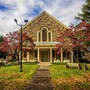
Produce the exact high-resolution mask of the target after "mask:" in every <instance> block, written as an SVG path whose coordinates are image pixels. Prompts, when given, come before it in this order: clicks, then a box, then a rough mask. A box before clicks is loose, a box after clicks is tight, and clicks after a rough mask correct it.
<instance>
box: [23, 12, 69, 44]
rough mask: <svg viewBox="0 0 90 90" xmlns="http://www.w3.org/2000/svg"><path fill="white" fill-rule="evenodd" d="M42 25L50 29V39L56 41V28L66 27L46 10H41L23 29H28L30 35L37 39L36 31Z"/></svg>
mask: <svg viewBox="0 0 90 90" xmlns="http://www.w3.org/2000/svg"><path fill="white" fill-rule="evenodd" d="M43 27H46V28H48V30H49V31H52V36H53V37H52V40H53V42H55V41H56V38H57V32H56V30H58V29H62V30H64V29H65V28H67V27H66V26H65V25H63V24H62V23H61V22H59V21H58V20H56V19H55V18H54V17H52V16H51V15H49V14H48V13H47V12H45V11H44V12H42V13H41V14H40V15H39V16H37V17H36V18H34V19H33V20H31V21H30V22H29V23H28V25H26V26H25V27H24V28H23V31H28V33H29V35H30V36H33V39H34V41H35V42H36V41H37V38H36V37H37V34H36V32H37V31H40V30H41V29H42V28H43Z"/></svg>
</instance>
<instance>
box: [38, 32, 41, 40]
mask: <svg viewBox="0 0 90 90" xmlns="http://www.w3.org/2000/svg"><path fill="white" fill-rule="evenodd" d="M38 40H39V42H40V41H41V34H40V33H38Z"/></svg>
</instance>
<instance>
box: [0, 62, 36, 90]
mask: <svg viewBox="0 0 90 90" xmlns="http://www.w3.org/2000/svg"><path fill="white" fill-rule="evenodd" d="M37 67H38V66H37V64H36V63H24V64H23V72H19V70H20V66H19V65H14V66H4V67H0V90H23V89H24V87H25V86H26V85H27V84H28V83H30V78H31V77H32V76H33V74H34V73H35V71H36V69H37Z"/></svg>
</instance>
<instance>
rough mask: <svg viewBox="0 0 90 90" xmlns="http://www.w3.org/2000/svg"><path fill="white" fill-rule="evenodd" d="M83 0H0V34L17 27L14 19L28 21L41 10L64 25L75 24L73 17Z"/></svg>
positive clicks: (78, 10) (79, 9)
mask: <svg viewBox="0 0 90 90" xmlns="http://www.w3.org/2000/svg"><path fill="white" fill-rule="evenodd" d="M84 3H85V0H0V34H2V35H5V34H6V33H8V32H12V31H15V30H17V29H19V28H20V27H18V26H17V25H16V24H15V22H14V19H15V18H16V19H17V20H18V22H19V23H20V24H21V23H23V20H24V19H28V20H29V21H30V20H31V19H33V18H34V17H36V16H37V15H38V14H40V13H41V12H43V11H46V12H48V13H49V14H51V15H52V16H54V17H55V18H56V19H58V20H59V21H61V22H62V23H63V24H65V25H66V26H69V25H70V23H72V24H77V23H78V22H77V21H76V20H75V19H74V18H75V15H77V13H78V12H81V7H82V5H83V4H84Z"/></svg>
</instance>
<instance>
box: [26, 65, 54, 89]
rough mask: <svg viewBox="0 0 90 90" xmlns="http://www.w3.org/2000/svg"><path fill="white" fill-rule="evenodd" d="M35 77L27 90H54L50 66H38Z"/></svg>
mask: <svg viewBox="0 0 90 90" xmlns="http://www.w3.org/2000/svg"><path fill="white" fill-rule="evenodd" d="M38 65H39V68H38V69H37V71H36V73H35V75H34V76H33V78H32V80H31V84H30V85H28V86H27V87H26V89H25V90H54V89H53V85H52V82H51V76H50V71H49V66H50V64H38Z"/></svg>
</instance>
